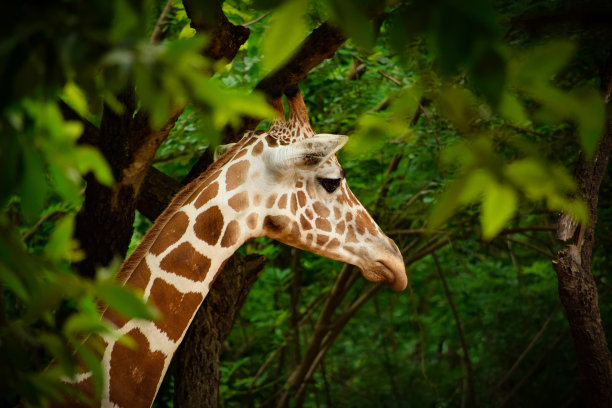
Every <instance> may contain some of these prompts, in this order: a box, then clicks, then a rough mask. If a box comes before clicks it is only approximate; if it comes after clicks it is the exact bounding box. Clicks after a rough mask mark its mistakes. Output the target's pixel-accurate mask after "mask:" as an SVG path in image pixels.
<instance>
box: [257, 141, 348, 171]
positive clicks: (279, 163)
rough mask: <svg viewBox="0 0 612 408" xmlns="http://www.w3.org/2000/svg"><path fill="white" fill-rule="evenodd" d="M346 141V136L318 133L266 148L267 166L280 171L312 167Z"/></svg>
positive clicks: (327, 157) (324, 160) (323, 161)
mask: <svg viewBox="0 0 612 408" xmlns="http://www.w3.org/2000/svg"><path fill="white" fill-rule="evenodd" d="M347 141H348V136H343V135H332V134H327V133H320V134H317V135H314V136H312V137H309V138H307V139H303V140H299V141H297V142H295V143H292V144H289V145H284V146H279V147H277V148H274V149H270V150H268V151H267V152H268V154H266V156H265V161H266V163H267V164H268V167H270V168H272V169H274V170H276V171H279V172H282V171H286V170H288V169H290V168H292V167H298V168H305V169H313V168H316V167H318V166H319V165H320V164H322V163H325V162H326V161H327V159H329V158H330V157H331V156H332V155H334V154H335V153H336V152H337V151H338V150H340V149H341V148H342V146H344V145H345V144H346V142H347Z"/></svg>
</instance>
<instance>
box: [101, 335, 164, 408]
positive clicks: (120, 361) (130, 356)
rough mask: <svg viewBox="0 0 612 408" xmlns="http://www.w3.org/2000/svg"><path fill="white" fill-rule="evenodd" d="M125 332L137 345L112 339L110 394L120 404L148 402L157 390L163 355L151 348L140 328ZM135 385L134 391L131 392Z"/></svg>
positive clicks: (141, 404)
mask: <svg viewBox="0 0 612 408" xmlns="http://www.w3.org/2000/svg"><path fill="white" fill-rule="evenodd" d="M127 334H128V335H129V336H130V337H131V338H132V339H133V340H134V341H135V343H136V348H135V349H131V348H129V347H127V346H125V345H123V344H121V343H115V345H114V347H113V350H112V352H111V363H110V373H109V377H110V378H109V388H110V393H109V398H110V401H111V402H113V403H115V404H117V405H118V406H120V407H132V406H148V405H149V404H150V402H151V401H153V397H154V396H155V392H156V391H157V381H158V379H159V378H160V377H161V373H162V371H163V369H164V360H165V357H166V356H165V355H164V354H163V353H162V352H161V351H151V349H150V347H149V341H148V340H147V338H146V337H145V336H144V334H142V333H141V332H140V330H138V329H132V330H131V331H129V332H128V333H127ZM127 387H129V388H130V389H126V388H127ZM134 387H135V388H136V389H138V392H137V393H135V392H133V388H134Z"/></svg>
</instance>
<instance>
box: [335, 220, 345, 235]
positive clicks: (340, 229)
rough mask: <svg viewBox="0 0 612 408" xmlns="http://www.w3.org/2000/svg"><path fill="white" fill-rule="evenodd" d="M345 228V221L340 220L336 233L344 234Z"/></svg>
mask: <svg viewBox="0 0 612 408" xmlns="http://www.w3.org/2000/svg"><path fill="white" fill-rule="evenodd" d="M344 228H345V224H344V221H340V222H339V223H338V224H336V234H338V235H342V234H344Z"/></svg>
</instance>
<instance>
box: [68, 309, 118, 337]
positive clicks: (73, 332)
mask: <svg viewBox="0 0 612 408" xmlns="http://www.w3.org/2000/svg"><path fill="white" fill-rule="evenodd" d="M63 330H64V333H65V334H66V336H67V337H75V338H76V337H77V336H79V335H87V334H93V333H108V332H110V330H109V328H108V327H107V326H106V325H105V324H104V322H103V321H102V320H101V319H100V316H98V314H97V313H96V314H87V313H77V314H73V315H72V316H70V317H69V318H68V320H67V321H66V323H64V327H63Z"/></svg>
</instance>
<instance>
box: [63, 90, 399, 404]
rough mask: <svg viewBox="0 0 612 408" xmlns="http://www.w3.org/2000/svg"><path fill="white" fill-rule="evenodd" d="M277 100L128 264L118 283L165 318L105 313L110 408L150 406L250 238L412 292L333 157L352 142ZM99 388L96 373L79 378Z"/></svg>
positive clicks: (105, 396) (295, 97)
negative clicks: (128, 340)
mask: <svg viewBox="0 0 612 408" xmlns="http://www.w3.org/2000/svg"><path fill="white" fill-rule="evenodd" d="M286 95H287V96H288V98H287V99H288V104H289V109H290V111H289V120H288V121H287V120H285V115H284V108H283V104H282V100H281V98H282V95H280V97H277V98H274V99H272V100H271V104H272V105H273V106H274V107H275V108H276V109H277V111H278V117H277V118H276V119H274V120H273V121H272V123H271V124H270V126H269V129H268V130H267V131H265V132H264V131H256V132H247V133H246V134H245V135H244V136H243V138H242V139H241V140H240V141H239V142H237V143H236V144H234V145H233V146H231V147H229V148H228V150H227V151H225V153H224V154H223V155H222V156H221V157H220V158H219V159H218V160H217V161H216V162H215V163H213V164H212V165H211V166H210V167H209V169H208V170H207V171H206V172H204V173H203V174H202V175H200V176H199V177H198V178H197V179H196V180H194V181H193V182H192V183H190V184H189V185H188V186H186V187H185V188H184V189H183V190H182V191H181V192H180V193H179V194H178V195H177V196H176V197H175V199H174V200H173V202H172V203H171V204H170V206H169V207H168V208H167V209H166V210H165V211H164V212H163V213H162V215H161V216H160V217H159V218H158V219H157V220H156V222H155V223H154V225H153V227H152V228H151V229H150V230H149V231H148V232H147V234H146V235H145V237H144V239H143V241H142V242H141V244H140V245H139V246H138V248H137V249H136V250H135V251H134V252H133V253H132V255H130V257H129V258H128V259H127V260H126V261H125V263H124V264H123V266H122V268H121V271H120V274H119V279H120V280H122V281H123V282H124V283H125V284H126V285H130V286H133V287H135V288H138V289H140V290H142V291H143V292H144V299H145V301H146V302H148V303H151V304H153V305H154V306H155V307H156V308H157V309H158V310H159V311H160V312H161V314H162V317H161V319H160V320H157V321H147V320H142V319H132V320H125V319H123V318H122V317H121V316H118V315H116V314H115V313H113V311H112V310H106V311H105V312H104V314H103V317H104V318H106V319H107V320H109V321H110V322H112V323H113V324H114V325H115V326H116V328H117V332H118V334H121V335H130V336H131V337H132V339H133V340H134V341H135V343H136V344H137V348H136V349H131V348H129V347H127V346H126V345H125V344H122V343H119V342H117V337H116V336H107V337H104V338H103V341H104V345H105V348H104V351H103V353H102V356H101V359H102V365H103V369H104V375H105V377H104V384H103V387H102V395H101V405H102V406H110V407H112V406H114V407H148V406H150V405H151V404H152V402H153V400H154V398H155V394H156V393H157V390H158V389H159V386H160V384H161V381H162V379H163V376H164V374H165V372H166V370H167V368H168V365H169V364H170V360H171V358H172V356H173V355H174V353H175V351H176V349H177V348H178V346H179V344H180V342H181V341H182V339H183V337H184V335H185V332H186V330H187V328H188V326H189V324H190V323H191V320H192V319H193V317H194V315H195V313H196V311H197V309H198V307H199V306H200V304H201V303H202V301H203V300H204V298H205V297H206V294H207V293H208V291H209V289H210V287H211V286H212V283H213V282H214V279H215V277H216V275H217V273H219V272H220V269H221V268H222V266H223V264H224V262H225V261H226V260H227V259H228V258H229V257H230V256H231V255H232V254H233V253H234V252H235V251H236V249H238V247H239V246H240V245H242V244H243V243H244V242H245V241H247V240H249V239H252V238H255V237H259V236H264V235H265V236H269V237H271V238H274V239H277V240H279V241H281V242H283V243H286V244H288V245H292V246H294V247H297V248H300V249H303V250H306V251H310V252H314V253H316V254H319V255H322V256H325V257H328V258H332V259H336V260H339V261H343V262H347V263H351V264H354V265H356V266H358V267H359V268H360V269H361V270H362V273H363V275H364V277H365V278H366V279H368V280H370V281H374V282H386V283H387V284H389V285H390V286H391V287H392V288H393V289H395V290H402V289H404V288H405V287H406V284H407V278H406V272H405V267H404V262H403V258H402V255H401V253H400V251H399V249H398V248H397V246H396V245H395V243H394V242H393V241H392V240H391V239H390V238H388V237H387V236H386V235H385V234H384V233H383V232H382V231H381V229H380V228H379V227H378V225H377V224H376V223H375V222H374V220H373V219H372V217H371V216H370V215H369V214H368V212H367V211H366V209H365V208H364V207H363V206H362V205H361V203H360V202H359V201H358V200H357V198H355V196H354V195H353V193H352V192H351V191H350V189H349V187H348V185H347V183H346V180H345V179H344V171H343V170H342V168H341V167H340V164H339V163H338V160H337V158H336V152H337V151H338V150H339V149H340V148H341V147H342V146H343V145H344V144H345V143H346V141H347V137H346V136H340V135H330V134H315V132H314V131H313V130H312V128H311V126H310V121H309V119H308V116H307V113H306V107H305V105H304V101H303V99H302V96H301V94H300V92H299V89H297V87H290V88H288V89H287V91H286ZM74 382H76V383H78V386H79V387H80V388H81V389H82V390H91V388H92V384H91V376H89V375H86V374H80V375H79V376H78V377H76V378H75V379H74Z"/></svg>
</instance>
